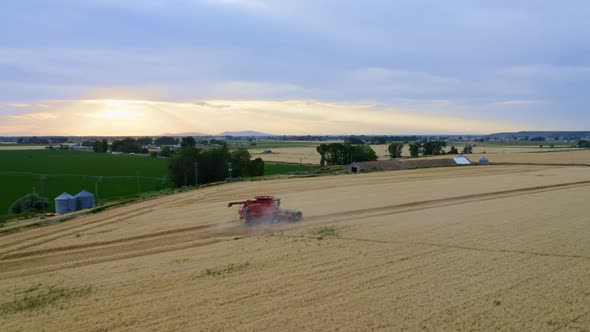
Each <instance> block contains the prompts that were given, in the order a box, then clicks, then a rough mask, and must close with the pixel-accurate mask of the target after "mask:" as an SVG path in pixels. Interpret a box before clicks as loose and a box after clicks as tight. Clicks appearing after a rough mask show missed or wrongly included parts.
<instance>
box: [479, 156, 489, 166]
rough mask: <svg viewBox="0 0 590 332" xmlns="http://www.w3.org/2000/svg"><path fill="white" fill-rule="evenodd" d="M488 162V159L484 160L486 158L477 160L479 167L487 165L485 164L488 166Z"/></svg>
mask: <svg viewBox="0 0 590 332" xmlns="http://www.w3.org/2000/svg"><path fill="white" fill-rule="evenodd" d="M489 162H490V161H489V160H488V158H486V157H483V158H481V159H480V160H479V163H480V164H481V165H487V164H489Z"/></svg>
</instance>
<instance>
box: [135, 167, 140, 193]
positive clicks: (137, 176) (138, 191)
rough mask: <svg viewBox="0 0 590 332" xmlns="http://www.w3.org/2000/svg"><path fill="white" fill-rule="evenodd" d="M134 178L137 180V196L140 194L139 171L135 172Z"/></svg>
mask: <svg viewBox="0 0 590 332" xmlns="http://www.w3.org/2000/svg"><path fill="white" fill-rule="evenodd" d="M135 177H136V179H137V195H139V193H140V189H139V170H137V171H135Z"/></svg>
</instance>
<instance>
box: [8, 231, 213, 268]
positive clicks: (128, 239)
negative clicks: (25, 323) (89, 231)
mask: <svg viewBox="0 0 590 332" xmlns="http://www.w3.org/2000/svg"><path fill="white" fill-rule="evenodd" d="M217 226H218V225H217V224H207V225H198V226H193V227H184V228H177V229H170V230H165V231H161V232H154V233H148V234H142V235H136V236H130V237H124V238H119V239H114V240H105V241H96V242H90V243H81V244H72V245H69V246H62V247H53V248H47V249H39V250H31V251H18V252H14V253H6V254H4V255H2V256H0V260H7V259H15V258H23V257H29V256H35V255H46V254H51V253H54V252H59V251H69V250H80V249H87V248H92V247H97V246H106V245H112V244H118V243H122V242H133V241H138V240H145V239H150V238H157V237H162V236H167V235H174V234H178V233H188V232H191V231H195V230H206V229H208V228H212V227H217Z"/></svg>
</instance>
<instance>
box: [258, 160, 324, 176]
mask: <svg viewBox="0 0 590 332" xmlns="http://www.w3.org/2000/svg"><path fill="white" fill-rule="evenodd" d="M318 169H319V166H307V165H303V166H300V165H296V164H271V163H264V175H276V174H289V173H290V172H308V171H314V170H315V171H317V170H318Z"/></svg>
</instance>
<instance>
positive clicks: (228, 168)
mask: <svg viewBox="0 0 590 332" xmlns="http://www.w3.org/2000/svg"><path fill="white" fill-rule="evenodd" d="M227 170H228V171H229V180H230V181H231V171H232V168H231V163H227Z"/></svg>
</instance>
